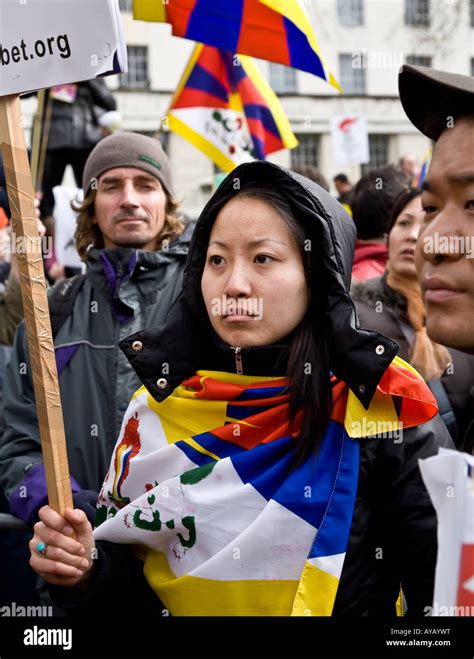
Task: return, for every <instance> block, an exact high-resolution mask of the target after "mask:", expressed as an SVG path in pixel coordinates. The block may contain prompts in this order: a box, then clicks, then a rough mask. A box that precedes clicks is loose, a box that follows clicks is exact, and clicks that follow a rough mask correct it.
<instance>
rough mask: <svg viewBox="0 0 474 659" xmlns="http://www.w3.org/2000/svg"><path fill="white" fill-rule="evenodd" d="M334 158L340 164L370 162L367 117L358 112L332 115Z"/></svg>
mask: <svg viewBox="0 0 474 659" xmlns="http://www.w3.org/2000/svg"><path fill="white" fill-rule="evenodd" d="M331 138H332V149H333V158H334V160H335V161H336V162H337V163H338V165H363V164H365V163H368V162H369V136H368V133H367V119H366V118H365V117H362V116H360V115H357V114H350V115H336V116H334V117H331Z"/></svg>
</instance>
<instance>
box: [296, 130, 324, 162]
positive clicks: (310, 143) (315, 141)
mask: <svg viewBox="0 0 474 659" xmlns="http://www.w3.org/2000/svg"><path fill="white" fill-rule="evenodd" d="M296 138H297V140H298V141H299V145H298V146H297V147H296V149H292V150H291V152H290V153H291V166H292V167H300V166H302V165H311V166H312V167H316V168H318V167H319V148H320V136H319V135H317V134H315V133H301V134H299V135H296Z"/></svg>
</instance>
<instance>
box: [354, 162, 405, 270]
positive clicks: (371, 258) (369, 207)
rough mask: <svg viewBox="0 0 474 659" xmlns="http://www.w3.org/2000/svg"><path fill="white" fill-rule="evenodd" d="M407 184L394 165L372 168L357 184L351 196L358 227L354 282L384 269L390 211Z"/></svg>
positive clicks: (386, 255)
mask: <svg viewBox="0 0 474 659" xmlns="http://www.w3.org/2000/svg"><path fill="white" fill-rule="evenodd" d="M405 185H406V181H405V179H404V176H403V175H402V173H401V172H399V171H398V170H397V169H396V168H395V167H393V166H392V165H389V166H388V167H382V168H380V169H373V170H371V171H370V172H369V173H368V174H366V175H365V176H363V177H362V178H361V179H360V180H359V182H358V183H357V185H356V187H355V189H354V196H353V198H352V216H353V219H354V222H355V225H356V228H357V241H356V245H355V252H354V262H353V266H352V279H353V281H367V280H368V279H373V278H374V277H380V275H382V274H383V273H384V272H385V266H386V264H387V259H388V247H387V230H388V226H389V223H390V214H391V210H392V206H393V202H394V200H395V199H396V197H397V195H398V194H399V193H400V192H401V191H402V190H403V188H404V187H405Z"/></svg>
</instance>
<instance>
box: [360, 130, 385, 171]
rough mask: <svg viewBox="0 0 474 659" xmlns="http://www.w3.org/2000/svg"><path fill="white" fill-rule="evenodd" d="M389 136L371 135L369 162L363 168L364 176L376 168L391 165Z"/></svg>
mask: <svg viewBox="0 0 474 659" xmlns="http://www.w3.org/2000/svg"><path fill="white" fill-rule="evenodd" d="M389 141H390V138H389V135H369V158H370V160H369V162H368V163H367V164H365V165H362V166H361V173H362V176H364V175H365V174H367V172H369V171H370V170H371V169H375V168H376V167H385V165H388V164H389V159H388V148H389Z"/></svg>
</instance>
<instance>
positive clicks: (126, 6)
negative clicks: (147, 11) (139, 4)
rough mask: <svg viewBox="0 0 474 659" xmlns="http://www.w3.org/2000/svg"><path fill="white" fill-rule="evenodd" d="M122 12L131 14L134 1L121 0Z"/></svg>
mask: <svg viewBox="0 0 474 659" xmlns="http://www.w3.org/2000/svg"><path fill="white" fill-rule="evenodd" d="M119 7H120V11H128V12H131V11H132V9H133V0H119Z"/></svg>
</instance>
